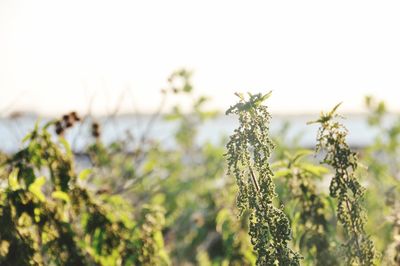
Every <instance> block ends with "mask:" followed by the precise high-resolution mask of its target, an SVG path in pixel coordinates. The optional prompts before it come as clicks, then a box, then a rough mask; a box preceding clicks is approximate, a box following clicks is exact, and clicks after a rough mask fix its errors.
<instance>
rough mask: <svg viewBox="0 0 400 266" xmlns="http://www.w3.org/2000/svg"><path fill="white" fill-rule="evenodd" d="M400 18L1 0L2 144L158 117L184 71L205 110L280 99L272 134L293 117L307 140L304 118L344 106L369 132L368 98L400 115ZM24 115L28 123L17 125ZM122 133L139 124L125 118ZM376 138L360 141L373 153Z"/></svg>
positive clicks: (391, 13) (356, 10) (369, 10)
mask: <svg viewBox="0 0 400 266" xmlns="http://www.w3.org/2000/svg"><path fill="white" fill-rule="evenodd" d="M399 11H400V4H399V3H398V2H397V1H385V2H384V3H379V4H378V3H376V2H373V1H351V2H348V1H339V2H336V3H335V4H330V3H321V2H320V1H301V2H298V1H284V2H265V1H251V2H246V3H244V2H243V1H217V2H216V1H201V2H195V1H177V0H172V1H145V2H143V1H117V2H114V1H68V2H62V1H34V2H33V1H7V0H3V1H1V2H0V40H1V41H0V94H1V98H0V115H1V117H2V118H1V120H0V136H1V138H3V139H6V140H7V142H6V143H3V144H2V145H1V147H0V148H1V149H3V150H13V149H15V148H16V143H12V141H13V140H19V139H20V137H21V135H22V136H23V135H24V134H26V132H27V130H28V129H29V128H32V126H33V123H34V121H36V119H37V117H38V116H42V117H55V116H58V115H61V114H63V113H66V112H69V111H71V110H74V111H77V112H78V113H80V114H91V115H95V116H103V117H107V116H110V115H111V114H112V115H113V116H114V117H118V115H132V114H135V115H138V114H140V115H147V114H151V113H154V112H157V110H158V109H159V107H160V105H161V103H162V101H163V100H162V93H160V90H161V89H163V88H165V87H166V86H167V78H168V77H169V75H170V73H172V72H173V71H175V70H177V69H182V68H184V69H187V70H188V71H191V72H192V73H193V76H192V82H193V86H194V87H195V88H196V89H195V90H194V91H193V93H194V94H195V95H204V96H207V97H209V99H210V100H209V101H208V102H207V105H208V106H209V107H210V108H212V109H215V110H219V111H220V113H221V114H223V112H224V110H226V109H227V108H228V107H229V106H230V105H231V104H232V103H233V102H235V101H236V99H235V96H234V92H236V91H241V92H247V91H249V92H253V93H256V92H262V93H265V92H268V91H270V90H272V91H273V97H271V99H270V100H269V102H268V104H269V107H270V110H271V111H272V113H273V114H274V115H277V116H276V117H277V119H276V120H275V122H274V123H273V127H276V128H279V127H280V126H281V124H282V123H283V121H284V120H291V121H294V122H295V123H296V124H297V127H296V126H295V127H294V128H295V129H296V130H297V131H298V132H300V131H304V130H305V131H307V130H311V129H307V128H306V127H305V126H304V125H305V123H303V122H305V121H307V120H308V119H310V117H308V116H302V117H301V118H299V117H296V116H298V115H307V114H308V115H309V114H311V118H312V115H315V114H318V113H319V112H320V111H321V110H328V109H329V108H331V107H332V106H334V105H335V104H337V103H338V102H343V104H342V107H341V112H342V113H346V114H348V115H347V116H348V118H349V119H350V122H347V124H348V125H349V126H350V127H351V129H353V130H357V131H358V132H360V133H361V132H362V131H363V129H365V125H364V124H363V122H362V121H364V120H363V119H361V120H362V121H359V120H360V118H359V117H357V115H356V116H354V114H362V113H363V112H364V113H365V108H364V96H366V95H374V96H375V97H377V98H379V99H381V100H384V101H385V103H386V106H387V109H388V110H389V111H390V112H397V111H399V110H400V107H399V105H398V99H399V95H400V92H399V87H400V78H399V76H398V73H399V72H400V49H399V47H400V35H399V25H400V17H399V16H398V13H399ZM177 103H179V105H180V106H181V108H182V109H183V110H184V111H185V110H186V111H188V110H190V105H191V103H190V102H188V101H187V99H186V100H185V98H184V97H181V96H179V95H177V96H175V97H172V98H170V99H169V100H168V101H166V102H165V103H163V106H164V107H163V109H162V110H161V112H163V113H164V112H168V110H170V109H171V108H172V106H174V105H176V104H177ZM294 115H295V116H294ZM17 116H18V117H19V118H21V117H23V118H25V120H21V121H19V122H18V124H15V121H10V120H9V118H10V117H14V118H15V117H17ZM219 119H222V120H223V118H221V117H220V118H219ZM128 120H129V119H128ZM119 124H121V125H120V127H122V129H121V130H122V131H124V130H125V129H126V128H129V127H131V125H129V124H128V123H126V119H125V123H124V122H122V121H119ZM222 125H223V126H222ZM209 126H210V127H214V128H218V129H219V130H220V131H221V132H222V133H229V132H230V129H231V128H233V127H234V126H235V125H234V124H232V123H231V122H230V121H229V119H228V120H226V121H225V120H224V122H223V123H222V124H221V122H218V123H214V124H211V125H209ZM303 126H304V128H299V127H303ZM106 128H107V126H106ZM108 131H110V132H109V133H107V134H106V135H107V136H108V137H107V138H109V139H111V138H113V137H114V138H117V136H116V135H115V134H117V133H115V130H114V129H109V130H108ZM111 131H114V133H112V132H111ZM159 132H160V131H159ZM202 132H203V134H202V136H203V138H207V137H209V138H212V136H216V135H218V134H209V135H208V136H207V132H210V130H209V128H203V130H202ZM314 133H315V132H313V131H312V132H310V133H309V134H308V136H307V134H305V138H306V140H305V142H304V144H306V145H307V144H310V142H311V141H313V140H314V137H313V136H314V135H315V134H314ZM371 134H373V132H371V133H368V134H357V135H359V136H358V137H357V138H354V139H353V142H357V139H359V138H361V139H359V140H358V142H357V143H356V144H357V145H358V144H365V143H367V142H368V141H369V139H371ZM13 136H14V137H13ZM360 136H361V137H360Z"/></svg>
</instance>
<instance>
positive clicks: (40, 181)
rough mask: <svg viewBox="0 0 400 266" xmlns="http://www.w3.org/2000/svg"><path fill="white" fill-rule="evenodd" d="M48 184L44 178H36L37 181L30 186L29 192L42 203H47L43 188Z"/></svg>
mask: <svg viewBox="0 0 400 266" xmlns="http://www.w3.org/2000/svg"><path fill="white" fill-rule="evenodd" d="M45 183H46V178H45V177H44V176H41V177H38V178H36V180H35V181H34V182H33V183H32V184H31V185H30V186H29V191H30V192H32V194H33V195H35V196H36V197H37V198H38V199H39V200H40V201H42V202H43V201H45V200H46V198H45V196H44V194H43V192H42V186H43V185H44V184H45Z"/></svg>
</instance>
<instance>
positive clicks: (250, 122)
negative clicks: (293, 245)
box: [226, 94, 300, 265]
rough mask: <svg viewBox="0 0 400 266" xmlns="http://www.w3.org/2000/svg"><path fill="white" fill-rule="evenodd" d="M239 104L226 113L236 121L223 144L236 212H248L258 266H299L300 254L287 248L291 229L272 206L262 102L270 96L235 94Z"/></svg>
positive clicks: (266, 125) (266, 123)
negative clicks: (233, 185) (234, 189)
mask: <svg viewBox="0 0 400 266" xmlns="http://www.w3.org/2000/svg"><path fill="white" fill-rule="evenodd" d="M237 95H238V97H239V98H240V100H239V102H238V103H237V104H236V105H234V106H232V107H230V108H229V109H228V110H227V112H226V113H227V114H235V115H237V116H238V118H239V123H240V125H239V127H238V128H237V129H235V131H234V133H233V135H231V136H230V140H229V142H228V144H227V153H226V157H227V161H228V174H231V175H233V176H234V177H235V178H236V183H237V185H238V188H239V191H238V196H237V206H238V208H239V210H240V213H241V214H243V213H244V211H249V212H250V217H249V222H250V230H249V234H250V236H251V241H252V244H253V245H254V250H255V251H256V252H257V264H258V265H277V264H278V265H299V263H300V255H299V254H297V253H296V252H294V251H293V250H291V249H290V247H289V241H290V239H291V229H290V222H289V219H288V218H287V217H286V215H285V213H284V211H283V210H282V208H281V209H279V208H277V207H275V206H274V198H275V197H276V194H275V186H274V183H273V180H272V176H273V173H272V171H271V168H270V165H269V161H268V160H269V158H270V156H271V152H272V149H273V144H272V141H271V139H270V137H269V120H270V114H269V112H268V109H267V107H266V106H265V105H263V102H264V101H265V100H266V99H267V98H268V97H269V96H270V94H266V95H262V94H255V95H252V94H249V97H248V99H246V98H245V97H244V95H241V94H237Z"/></svg>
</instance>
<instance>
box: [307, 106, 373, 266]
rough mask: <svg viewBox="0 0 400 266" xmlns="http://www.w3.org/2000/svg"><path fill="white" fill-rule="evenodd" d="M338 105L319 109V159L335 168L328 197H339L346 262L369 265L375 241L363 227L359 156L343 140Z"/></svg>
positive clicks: (344, 132) (339, 216)
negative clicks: (321, 156) (320, 153)
mask: <svg viewBox="0 0 400 266" xmlns="http://www.w3.org/2000/svg"><path fill="white" fill-rule="evenodd" d="M339 105H340V104H339ZM339 105H336V106H335V107H334V108H333V109H332V111H330V112H329V113H322V114H321V116H320V118H319V119H318V120H317V121H315V122H316V123H319V124H320V128H319V130H318V136H317V151H325V156H324V158H323V161H322V162H323V163H325V164H327V165H330V166H331V167H332V168H333V170H334V176H333V178H332V180H331V183H330V187H329V190H330V195H331V197H333V198H336V199H337V200H338V202H337V204H338V205H337V217H338V220H339V221H340V222H341V224H342V225H343V229H344V231H345V234H346V239H345V242H344V243H343V246H344V251H345V256H346V264H347V265H353V264H356V265H372V264H374V259H375V258H376V255H375V248H374V244H373V242H372V240H371V239H370V237H369V236H368V235H367V234H366V232H365V230H364V226H365V223H366V217H365V216H366V215H365V211H364V208H363V206H362V201H363V197H364V193H365V189H364V187H362V186H361V184H360V182H359V181H358V180H357V176H356V174H355V171H356V170H357V167H358V158H357V154H356V153H355V152H353V151H351V149H350V147H349V145H348V144H347V142H346V136H347V130H346V128H345V127H344V126H343V125H342V124H341V123H340V122H338V121H337V119H335V118H337V117H338V115H337V114H336V110H337V108H338V107H339ZM315 122H314V123H315ZM311 123H313V122H311Z"/></svg>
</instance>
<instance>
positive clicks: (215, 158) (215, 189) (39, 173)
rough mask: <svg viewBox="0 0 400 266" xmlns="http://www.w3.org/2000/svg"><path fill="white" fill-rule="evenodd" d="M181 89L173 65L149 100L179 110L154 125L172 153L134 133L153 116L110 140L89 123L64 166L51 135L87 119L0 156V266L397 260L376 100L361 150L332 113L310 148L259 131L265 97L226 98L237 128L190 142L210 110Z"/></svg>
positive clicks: (399, 133)
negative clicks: (168, 136)
mask: <svg viewBox="0 0 400 266" xmlns="http://www.w3.org/2000/svg"><path fill="white" fill-rule="evenodd" d="M192 92H193V88H192V84H191V73H189V72H187V71H185V70H181V71H177V72H175V73H173V74H172V75H171V77H170V79H169V87H168V88H166V89H165V90H163V92H162V93H163V95H164V96H163V97H164V98H165V99H166V98H167V97H171V96H173V95H177V94H179V95H180V97H186V98H187V101H192V102H193V104H192V106H193V109H192V110H191V112H183V111H182V110H181V108H180V106H176V107H174V108H173V109H172V111H170V112H169V113H168V115H166V116H165V119H167V120H173V121H175V123H178V125H179V126H178V127H177V130H176V132H175V136H174V138H175V145H174V146H173V147H168V148H166V147H165V146H163V145H162V143H160V142H159V141H157V140H154V139H150V138H149V137H148V136H149V134H148V133H149V130H151V126H152V125H153V124H154V120H155V119H156V117H157V116H160V115H161V111H160V112H157V113H155V114H154V116H153V117H152V118H150V120H149V125H148V130H145V132H144V134H143V135H141V136H132V135H129V134H128V135H127V137H126V138H125V139H121V140H118V141H116V142H114V143H112V144H110V145H105V144H104V143H103V142H102V141H101V125H100V124H99V123H97V122H96V121H94V120H93V121H92V127H91V135H92V141H91V144H90V145H88V147H87V148H86V152H85V155H86V156H87V157H88V159H89V161H90V167H87V168H86V169H79V170H78V168H79V167H78V165H79V162H78V159H77V158H76V157H75V155H74V153H73V152H72V151H71V149H70V144H69V143H68V142H67V141H66V140H65V139H64V135H65V134H68V130H69V128H70V127H73V126H78V125H77V124H79V123H81V121H80V120H82V119H92V118H90V117H85V118H80V117H79V116H78V115H77V114H76V113H74V112H72V113H70V114H67V115H65V116H63V117H62V118H61V119H58V120H54V121H50V122H49V123H47V124H46V125H43V126H39V124H38V125H37V126H36V127H35V128H34V129H33V130H32V132H31V133H30V134H29V135H27V136H26V137H25V139H24V140H23V146H22V148H21V150H19V151H18V152H16V153H15V154H0V265H203V266H207V265H255V264H257V265H400V200H399V196H400V179H399V173H400V172H399V170H400V169H399V166H400V162H399V158H400V156H399V152H400V117H399V118H398V119H397V120H394V121H390V123H388V122H387V121H386V120H385V115H386V113H387V111H386V108H385V105H384V103H383V102H379V101H376V100H375V99H374V98H371V97H367V98H366V107H367V110H368V112H369V115H368V123H369V125H370V126H371V128H374V129H375V130H377V131H378V132H379V134H378V135H377V137H376V139H375V140H374V142H373V143H372V145H370V146H369V147H365V148H363V149H362V150H358V151H354V150H352V149H351V147H349V145H348V143H347V139H346V137H347V133H348V132H347V130H346V129H345V128H344V126H343V125H342V124H341V121H340V117H339V116H338V115H337V112H338V110H337V107H335V108H334V109H333V110H332V111H331V112H328V113H322V114H321V117H320V118H318V119H317V121H316V122H317V125H318V126H319V131H318V136H316V138H317V142H316V151H313V150H307V149H304V148H301V147H298V145H296V143H295V141H292V140H290V139H288V138H287V137H286V136H285V133H284V132H285V130H284V129H283V130H282V132H281V134H279V136H276V137H273V136H270V133H269V124H270V118H271V116H270V114H269V111H268V108H267V105H266V100H267V98H268V97H270V94H267V95H262V94H255V95H252V94H249V95H248V96H247V95H242V94H238V96H239V101H238V103H237V104H235V105H233V106H232V107H231V108H230V109H229V110H228V111H227V113H228V114H232V115H235V116H236V117H237V118H238V122H239V123H238V128H237V129H236V130H235V131H234V132H233V133H232V135H231V136H230V138H229V140H228V141H226V140H225V139H224V138H223V137H221V142H220V144H219V145H217V144H211V143H208V142H206V143H202V144H201V145H200V144H199V143H198V142H197V141H196V133H197V129H198V127H199V125H200V124H201V123H203V122H204V121H206V120H207V119H211V118H212V117H213V116H214V115H215V114H216V113H215V112H213V111H209V110H207V109H206V107H205V106H206V105H205V104H206V103H207V98H205V97H195V96H194V94H193V93H192ZM304 126H307V125H304ZM310 126H312V125H310ZM225 144H226V147H225Z"/></svg>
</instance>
